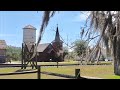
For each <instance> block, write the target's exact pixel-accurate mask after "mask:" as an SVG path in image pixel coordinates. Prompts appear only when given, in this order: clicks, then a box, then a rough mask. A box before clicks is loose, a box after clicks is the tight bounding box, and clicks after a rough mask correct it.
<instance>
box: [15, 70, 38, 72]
mask: <svg viewBox="0 0 120 90" xmlns="http://www.w3.org/2000/svg"><path fill="white" fill-rule="evenodd" d="M33 70H36V69H19V70H16V71H15V72H24V71H33Z"/></svg>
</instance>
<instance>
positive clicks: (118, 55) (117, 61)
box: [113, 36, 120, 75]
mask: <svg viewBox="0 0 120 90" xmlns="http://www.w3.org/2000/svg"><path fill="white" fill-rule="evenodd" d="M114 42H115V43H113V44H114V73H115V75H120V36H118V37H116V38H115V41H114Z"/></svg>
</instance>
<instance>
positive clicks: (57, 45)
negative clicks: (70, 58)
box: [37, 27, 64, 62]
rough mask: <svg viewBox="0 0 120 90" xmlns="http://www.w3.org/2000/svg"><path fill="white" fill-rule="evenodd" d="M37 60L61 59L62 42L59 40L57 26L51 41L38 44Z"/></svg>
mask: <svg viewBox="0 0 120 90" xmlns="http://www.w3.org/2000/svg"><path fill="white" fill-rule="evenodd" d="M37 61H43V62H49V61H50V62H51V61H52V62H54V61H59V62H61V61H64V60H63V42H62V41H61V40H60V35H59V31H58V27H57V30H56V35H55V40H53V41H52V42H51V43H44V44H39V45H38V47H37Z"/></svg>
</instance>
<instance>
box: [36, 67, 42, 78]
mask: <svg viewBox="0 0 120 90" xmlns="http://www.w3.org/2000/svg"><path fill="white" fill-rule="evenodd" d="M37 76H38V79H41V66H38V72H37Z"/></svg>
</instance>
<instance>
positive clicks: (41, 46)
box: [37, 43, 51, 52]
mask: <svg viewBox="0 0 120 90" xmlns="http://www.w3.org/2000/svg"><path fill="white" fill-rule="evenodd" d="M50 44H51V43H44V44H39V45H38V47H37V52H43V51H44V50H45V49H46V48H47V47H48V46H49V45H50Z"/></svg>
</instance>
